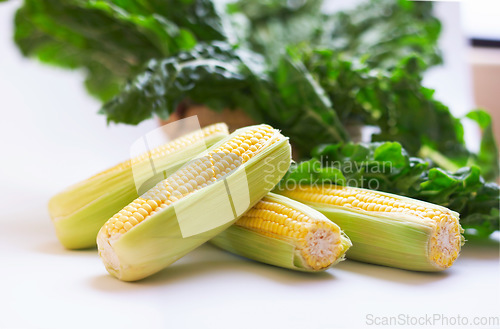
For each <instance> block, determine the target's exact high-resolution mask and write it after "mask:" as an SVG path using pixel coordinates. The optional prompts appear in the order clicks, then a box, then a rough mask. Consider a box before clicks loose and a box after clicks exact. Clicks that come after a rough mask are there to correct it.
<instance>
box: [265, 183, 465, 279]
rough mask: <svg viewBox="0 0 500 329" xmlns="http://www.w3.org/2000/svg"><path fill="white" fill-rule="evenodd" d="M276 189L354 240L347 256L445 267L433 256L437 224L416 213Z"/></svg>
mask: <svg viewBox="0 0 500 329" xmlns="http://www.w3.org/2000/svg"><path fill="white" fill-rule="evenodd" d="M359 190H362V189H359ZM274 192H276V193H280V194H282V195H286V196H288V197H290V198H293V199H295V200H297V201H300V202H303V203H304V204H307V205H309V206H310V207H312V208H314V209H316V210H318V211H319V212H321V213H322V214H324V215H325V216H326V217H327V218H329V219H330V220H331V221H332V222H334V223H336V224H337V225H339V226H340V227H341V228H342V230H344V232H345V233H346V234H347V235H348V236H349V238H350V239H351V241H352V243H353V247H352V248H350V249H349V251H348V252H347V254H346V257H347V258H348V259H353V260H357V261H361V262H366V263H372V264H378V265H385V266H390V267H396V268H401V269H406V270H414V271H424V272H435V271H442V270H444V269H445V268H443V267H440V266H438V265H437V264H436V263H435V262H433V261H432V260H431V258H430V242H431V241H430V240H431V237H432V235H433V234H434V226H433V225H432V224H431V223H429V222H426V221H423V220H422V221H419V220H416V219H415V217H413V216H405V215H403V214H396V213H385V212H384V213H380V212H379V213H376V212H367V211H362V210H357V209H352V208H346V207H342V206H336V205H330V204H323V203H315V202H310V201H308V200H303V199H301V198H294V197H293V195H290V194H288V193H287V191H286V190H279V189H277V190H275V191H274ZM377 193H378V194H381V195H385V196H390V197H393V198H397V199H399V200H401V201H405V202H412V203H416V204H419V205H421V206H426V207H432V208H434V209H442V210H444V211H450V210H449V209H446V208H444V207H441V206H438V205H434V204H430V203H427V202H423V201H419V200H414V199H411V198H407V197H402V196H398V195H394V194H390V193H384V192H379V191H377ZM451 213H452V215H453V216H455V217H456V218H458V216H459V214H458V213H456V212H453V211H451ZM460 230H461V228H460ZM461 231H462V232H463V230H461ZM462 238H463V237H462ZM462 244H463V240H462Z"/></svg>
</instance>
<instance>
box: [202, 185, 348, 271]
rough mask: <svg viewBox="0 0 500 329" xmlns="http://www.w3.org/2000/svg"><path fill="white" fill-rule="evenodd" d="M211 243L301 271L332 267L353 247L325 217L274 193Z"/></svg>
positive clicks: (246, 255) (259, 259)
mask: <svg viewBox="0 0 500 329" xmlns="http://www.w3.org/2000/svg"><path fill="white" fill-rule="evenodd" d="M211 242H212V243H214V244H215V245H217V246H219V247H220V248H222V249H225V250H228V251H230V252H233V253H236V254H239V255H242V256H245V257H248V258H251V259H255V260H258V261H262V262H265V263H268V264H272V265H276V266H281V267H286V268H290V269H295V270H301V271H320V270H325V269H327V268H329V267H330V266H332V265H333V264H335V263H337V262H338V261H340V260H342V259H343V256H344V254H345V252H346V250H347V249H348V248H349V247H350V245H351V243H350V240H349V239H348V238H347V236H345V234H343V232H342V231H341V230H340V228H339V227H338V226H337V225H336V224H334V223H333V222H331V221H329V220H328V218H326V217H325V216H324V215H322V214H321V213H319V212H318V211H315V210H314V209H312V208H310V207H308V206H306V205H303V204H300V203H299V202H296V201H293V200H291V199H288V198H286V197H284V196H280V195H277V194H273V193H269V194H268V195H267V196H266V197H264V198H263V199H262V200H261V201H259V202H258V203H257V204H256V205H255V206H254V207H253V208H251V209H250V210H249V211H247V212H246V213H245V215H243V217H241V218H240V219H239V220H238V221H237V222H236V223H235V224H234V225H233V226H232V227H230V228H229V229H227V230H226V231H224V232H222V233H221V234H220V235H218V236H217V237H216V238H214V239H212V241H211Z"/></svg>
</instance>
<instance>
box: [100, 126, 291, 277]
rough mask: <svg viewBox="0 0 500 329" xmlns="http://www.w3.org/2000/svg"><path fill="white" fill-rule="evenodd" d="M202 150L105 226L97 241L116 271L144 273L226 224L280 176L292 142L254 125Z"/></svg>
mask: <svg viewBox="0 0 500 329" xmlns="http://www.w3.org/2000/svg"><path fill="white" fill-rule="evenodd" d="M255 136H257V137H256V138H257V140H258V141H257V143H256V144H252V145H257V150H256V151H251V150H250V147H251V146H250V144H251V143H252V142H251V138H253V137H255ZM199 156H200V157H199V158H197V159H195V160H193V161H191V162H190V163H188V164H186V165H185V166H184V167H183V168H181V169H179V170H178V171H176V172H175V173H174V174H172V175H170V176H169V177H168V178H166V179H165V180H163V181H161V182H159V183H158V184H157V185H156V186H155V187H153V188H152V189H150V190H149V191H148V192H146V193H145V194H143V195H142V196H141V197H139V198H137V199H136V200H135V201H134V202H132V203H131V204H129V205H128V206H126V207H125V208H123V209H122V210H121V211H119V212H118V213H116V214H115V215H114V216H112V217H111V218H110V219H109V220H108V222H107V223H105V224H104V226H103V227H102V229H101V231H100V232H99V234H98V238H97V244H98V247H99V254H100V255H101V258H102V259H103V262H104V264H105V266H106V269H107V270H108V271H109V272H110V273H111V274H112V275H114V276H116V277H118V278H119V279H121V280H126V281H133V280H138V279H141V278H144V277H146V276H148V275H151V274H153V273H155V272H157V271H159V270H161V269H162V268H165V267H167V266H168V265H170V264H171V263H173V262H175V261H176V260H177V259H179V258H180V257H182V256H183V255H185V254H186V253H188V252H189V251H191V250H193V249H194V248H196V247H197V246H199V245H200V244H202V243H203V242H205V241H207V240H209V239H211V238H212V237H214V236H215V235H217V234H218V233H220V232H221V231H222V230H224V229H225V228H227V227H229V226H230V225H231V224H233V223H234V222H235V221H236V220H237V218H238V217H239V216H241V215H243V213H244V212H245V211H246V210H248V208H250V207H252V206H253V205H254V204H255V203H256V202H257V201H258V200H259V199H261V198H262V197H263V196H264V195H265V194H267V193H268V192H269V191H270V190H271V189H272V188H273V187H274V185H276V184H277V183H278V182H279V180H280V179H281V177H283V175H284V174H285V172H286V170H287V169H288V166H289V164H290V145H289V143H288V139H287V138H286V137H284V136H283V135H281V134H280V133H279V132H278V131H277V130H274V129H273V128H272V127H270V126H268V125H257V126H252V127H247V128H242V129H240V130H237V131H236V132H234V133H233V134H232V135H231V136H229V137H228V138H226V139H225V140H223V141H221V142H219V143H218V144H217V145H215V146H213V147H212V148H210V149H209V150H208V151H207V152H204V153H202V154H200V155H199ZM271 169H272V170H271ZM202 190H203V191H202ZM241 195H244V196H245V197H244V198H242V197H241ZM239 201H242V202H239ZM229 206H230V207H229ZM221 210H224V211H222V212H221ZM118 222H119V223H120V224H118V225H117V223H118Z"/></svg>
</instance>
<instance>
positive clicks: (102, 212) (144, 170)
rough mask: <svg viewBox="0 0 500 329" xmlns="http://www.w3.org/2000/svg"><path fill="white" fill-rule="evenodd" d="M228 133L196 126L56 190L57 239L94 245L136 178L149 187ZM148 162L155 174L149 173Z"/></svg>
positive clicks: (74, 245)
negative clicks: (73, 183) (126, 159)
mask: <svg viewBox="0 0 500 329" xmlns="http://www.w3.org/2000/svg"><path fill="white" fill-rule="evenodd" d="M228 134H229V133H228V130H227V126H226V125H225V124H224V123H218V124H214V125H211V126H208V127H206V128H203V129H201V130H196V131H194V132H192V133H190V134H187V135H185V136H182V137H179V138H177V139H174V140H173V141H171V142H169V143H166V144H164V145H162V146H159V147H157V148H155V149H153V150H151V151H149V152H146V153H144V154H142V155H140V156H138V157H136V158H133V159H131V160H128V161H125V162H123V163H120V164H118V165H117V166H115V167H113V168H111V169H108V170H106V171H103V172H101V173H99V174H97V175H95V176H93V177H91V178H89V179H87V180H85V181H83V182H80V183H78V184H76V185H74V186H71V187H70V188H68V189H66V190H65V191H63V192H61V193H59V194H57V195H56V196H54V197H53V198H52V199H51V200H50V202H49V212H50V216H51V217H52V221H53V223H54V226H55V228H56V234H57V237H58V238H59V241H61V243H62V244H63V245H64V246H65V247H66V248H68V249H82V248H90V247H94V246H95V245H96V237H97V233H98V232H99V229H100V228H101V226H102V225H103V224H104V223H105V222H106V221H107V220H108V219H109V218H110V217H111V216H113V214H115V213H116V212H117V211H119V210H120V209H122V208H123V207H124V206H125V205H127V204H128V203H129V202H131V201H132V200H134V199H135V198H137V196H138V195H137V190H136V182H137V181H140V180H141V179H143V180H144V181H146V184H149V188H151V186H154V184H156V183H157V182H159V181H161V180H162V179H164V178H165V175H170V174H171V173H173V172H175V171H176V170H177V169H179V168H180V167H181V166H182V165H183V164H185V163H186V162H188V161H189V160H190V159H192V158H193V157H195V156H196V155H198V154H199V153H200V152H202V151H203V150H205V149H206V148H207V147H210V146H212V145H214V144H215V143H216V142H218V141H220V140H221V139H223V138H224V137H226V136H228ZM152 162H153V163H154V165H155V170H156V172H157V173H158V174H157V175H155V176H154V177H149V176H151V163H152ZM132 170H133V172H132ZM147 178H148V179H149V180H147ZM149 188H147V189H149ZM147 189H146V190H147Z"/></svg>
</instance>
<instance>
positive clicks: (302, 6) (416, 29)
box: [0, 0, 499, 234]
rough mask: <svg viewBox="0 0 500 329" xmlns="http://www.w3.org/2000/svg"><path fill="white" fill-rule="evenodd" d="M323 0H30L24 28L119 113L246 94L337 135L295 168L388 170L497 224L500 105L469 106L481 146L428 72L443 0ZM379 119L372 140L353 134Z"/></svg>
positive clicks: (122, 117) (288, 128)
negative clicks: (339, 6) (498, 116)
mask: <svg viewBox="0 0 500 329" xmlns="http://www.w3.org/2000/svg"><path fill="white" fill-rule="evenodd" d="M0 1H1V0H0ZM323 5H324V2H323V1H322V0H301V1H280V0H239V1H236V2H235V3H231V4H229V5H228V6H227V7H225V5H224V1H219V0H182V1H177V0H141V1H134V0H44V1H38V0H24V3H23V5H22V6H21V8H20V9H19V10H18V11H17V14H16V17H15V35H14V38H15V42H16V43H17V45H18V47H19V48H20V50H21V52H22V53H23V54H24V55H25V56H32V57H36V58H38V59H39V60H41V61H43V62H45V63H47V64H51V65H56V66H61V67H64V68H68V69H82V70H83V71H84V73H85V74H86V80H85V85H86V87H87V89H88V91H89V92H90V93H91V94H92V95H94V96H96V97H98V98H99V99H101V100H102V101H103V102H104V105H103V107H102V109H101V111H100V113H102V114H104V115H106V116H107V120H108V122H117V123H128V124H138V123H139V122H141V121H143V120H146V119H148V118H151V117H152V116H159V117H161V118H163V119H167V118H168V117H169V115H170V114H172V113H173V112H174V111H175V110H176V108H177V107H178V106H179V104H180V103H181V102H183V101H185V100H186V99H189V100H191V101H193V102H197V103H202V104H205V105H207V106H208V107H210V108H211V109H213V110H214V111H219V110H220V109H223V108H233V109H234V108H239V109H242V110H243V111H245V113H246V114H247V115H248V116H250V117H251V118H253V119H254V120H255V121H257V122H266V123H269V124H271V125H273V126H275V127H276V128H278V129H281V130H282V131H283V133H284V134H285V135H287V136H289V137H290V139H291V141H292V142H293V144H294V146H295V147H296V149H297V150H298V151H299V153H300V156H301V157H302V158H308V157H309V155H310V151H311V150H312V149H313V148H314V147H315V146H318V145H320V144H324V145H326V146H323V147H319V148H317V149H316V150H315V151H314V152H313V154H312V156H313V159H311V160H309V161H307V162H303V163H301V164H300V165H298V166H297V167H294V168H293V169H292V170H291V171H290V174H289V177H288V179H289V181H290V182H292V181H294V179H298V178H301V179H303V178H304V177H306V178H307V177H309V176H310V174H311V173H314V175H313V176H312V177H309V180H310V181H323V180H329V181H331V182H334V183H337V184H347V185H351V184H355V185H356V186H365V187H369V188H375V187H372V186H367V185H365V184H367V183H368V182H371V183H372V184H375V183H376V184H377V188H379V189H381V190H384V191H390V192H394V193H399V194H404V195H409V196H413V197H416V198H420V199H423V200H428V201H431V202H436V203H440V204H443V205H447V206H449V207H451V208H453V209H455V210H458V211H460V212H461V213H462V221H463V223H465V226H468V227H471V228H476V230H477V231H478V232H479V233H480V234H487V233H488V232H491V231H492V230H495V229H497V228H498V186H497V185H495V184H490V183H485V182H484V179H486V180H494V179H495V178H496V177H498V175H499V163H498V148H497V145H496V143H495V140H494V137H493V133H492V125H491V118H490V117H489V115H488V114H487V113H486V112H485V111H483V110H476V111H473V112H471V113H469V114H468V115H467V119H470V120H474V121H475V122H476V123H477V124H478V125H479V127H480V128H481V131H482V140H481V147H480V150H479V152H478V153H477V154H475V153H473V152H471V151H470V150H468V149H467V148H466V146H465V143H464V136H463V135H464V131H463V127H462V124H461V122H460V120H459V119H457V118H455V117H454V116H453V115H452V114H451V113H450V111H449V109H448V107H447V106H446V105H444V104H442V103H441V102H439V101H438V100H437V99H435V98H434V91H433V90H431V89H428V88H425V87H424V86H423V85H422V76H423V73H424V72H425V70H426V69H428V68H429V67H430V66H432V65H436V64H439V63H440V62H441V57H440V53H439V50H438V48H437V40H438V37H439V33H440V30H441V25H440V23H439V21H438V20H437V19H436V18H435V17H434V16H433V14H432V4H431V3H429V2H427V3H426V2H416V1H406V0H365V1H364V2H361V3H360V4H359V5H358V6H356V7H355V8H353V9H350V10H347V11H341V12H335V13H325V12H324V11H323V10H322V7H323ZM366 126H370V127H371V128H372V130H374V131H375V133H374V134H372V136H371V142H372V143H370V144H359V143H349V140H350V139H354V140H355V139H356V134H355V133H353V132H355V131H356V128H358V127H366ZM353 128H354V129H353ZM385 141H391V142H387V143H382V142H385ZM295 155H296V156H297V153H295ZM325 158H328V159H330V160H331V161H333V162H332V163H329V162H328V161H330V160H328V161H327V160H325ZM421 158H424V159H426V160H423V159H421ZM427 159H428V160H427ZM325 161H327V162H325ZM333 163H335V165H334V164H333ZM384 163H385V164H386V166H385V167H384V166H383V164H384ZM389 163H390V165H389ZM349 166H354V169H352V168H351V169H349V170H348V168H350V167H349ZM309 167H311V168H314V170H312V171H311V170H309V169H308V168H309ZM483 178H484V179H483ZM495 193H496V194H495Z"/></svg>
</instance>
